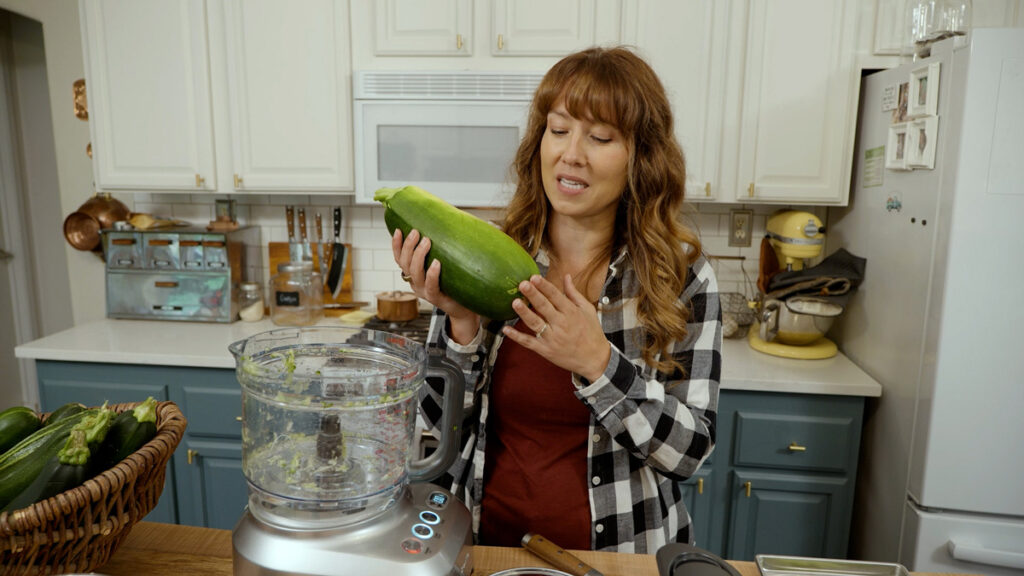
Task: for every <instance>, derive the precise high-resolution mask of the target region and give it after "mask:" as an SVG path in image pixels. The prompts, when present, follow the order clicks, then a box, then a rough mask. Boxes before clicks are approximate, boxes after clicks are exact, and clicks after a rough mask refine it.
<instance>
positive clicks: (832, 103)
mask: <svg viewBox="0 0 1024 576" xmlns="http://www.w3.org/2000/svg"><path fill="white" fill-rule="evenodd" d="M748 6H749V13H748V15H747V18H746V22H747V33H746V48H745V58H744V62H745V65H744V66H743V77H742V78H743V79H742V86H741V87H740V88H739V89H738V90H730V92H741V93H742V100H741V107H740V126H739V134H738V145H739V153H738V155H737V156H736V160H737V165H736V168H735V170H731V167H729V166H726V167H725V170H726V173H728V174H733V173H734V174H736V178H737V179H736V182H735V184H734V185H732V186H731V188H732V189H733V190H734V191H735V192H736V196H735V201H738V202H768V203H772V202H776V203H797V204H826V205H827V204H846V202H847V199H848V196H849V180H850V174H849V171H850V165H851V161H850V157H851V154H852V149H853V132H854V130H855V123H856V115H857V100H858V94H857V89H858V85H857V81H856V76H857V70H856V56H857V55H856V43H857V26H858V18H857V0H788V1H786V2H781V1H778V0H772V1H768V0H753V1H751V2H749V4H748ZM727 185H728V183H727Z"/></svg>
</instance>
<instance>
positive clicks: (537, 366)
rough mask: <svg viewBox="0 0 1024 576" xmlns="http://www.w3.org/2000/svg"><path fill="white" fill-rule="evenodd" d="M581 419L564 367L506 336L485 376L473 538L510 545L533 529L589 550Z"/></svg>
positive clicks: (584, 413)
mask: <svg viewBox="0 0 1024 576" xmlns="http://www.w3.org/2000/svg"><path fill="white" fill-rule="evenodd" d="M516 328H517V329H520V330H524V331H527V332H529V329H528V328H526V327H525V325H524V324H523V323H522V321H520V322H519V323H518V324H517V325H516ZM589 425H590V410H588V409H587V407H586V406H584V405H583V403H582V402H580V401H579V399H578V398H576V396H575V395H574V394H573V386H572V375H571V374H570V372H569V371H567V370H564V369H562V368H559V367H557V366H555V365H554V364H552V363H551V362H548V361H547V360H546V359H544V358H543V357H541V356H540V355H538V354H536V353H534V352H532V351H531V350H528V349H526V348H524V347H522V346H520V345H519V344H516V343H515V342H514V341H513V340H512V339H511V338H506V339H505V340H504V342H503V343H502V345H501V351H500V352H499V353H498V360H497V362H496V363H495V365H494V371H493V374H492V377H491V394H490V414H489V415H488V419H487V447H486V458H485V464H484V499H483V502H482V503H481V517H480V543H481V544H483V545H487V546H514V547H517V548H518V547H519V546H520V540H521V539H522V537H523V535H524V534H526V533H527V532H537V533H539V534H543V535H544V536H545V537H546V538H548V539H549V540H550V541H552V542H556V543H558V545H559V546H561V547H563V548H568V549H578V550H579V549H582V550H589V549H590V547H591V544H590V497H589V495H588V492H587V439H588V434H589V428H588V427H589Z"/></svg>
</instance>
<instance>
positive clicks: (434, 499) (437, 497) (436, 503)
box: [427, 492, 448, 510]
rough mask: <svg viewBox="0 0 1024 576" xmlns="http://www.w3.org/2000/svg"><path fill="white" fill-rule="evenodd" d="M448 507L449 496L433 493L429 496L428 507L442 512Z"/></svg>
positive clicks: (442, 493)
mask: <svg viewBox="0 0 1024 576" xmlns="http://www.w3.org/2000/svg"><path fill="white" fill-rule="evenodd" d="M447 505H448V495H447V494H445V493H444V492H431V493H430V495H429V496H427V506H430V507H431V508H435V509H437V510H440V509H442V508H444V507H445V506H447Z"/></svg>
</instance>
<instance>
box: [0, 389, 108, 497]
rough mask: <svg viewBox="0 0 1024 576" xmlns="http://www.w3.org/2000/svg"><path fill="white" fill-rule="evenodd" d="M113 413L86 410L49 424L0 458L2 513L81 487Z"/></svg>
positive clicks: (89, 475)
mask: <svg viewBox="0 0 1024 576" xmlns="http://www.w3.org/2000/svg"><path fill="white" fill-rule="evenodd" d="M113 416H114V413H113V411H111V410H108V409H107V408H106V407H103V408H95V409H90V410H85V411H83V412H78V413H76V414H72V415H70V416H68V417H66V418H63V419H61V420H60V421H58V422H55V423H54V424H53V425H51V426H44V427H43V428H40V429H39V430H37V431H36V432H35V433H33V434H32V435H31V436H29V437H28V438H25V439H24V440H22V441H21V442H19V443H18V444H17V445H16V446H14V448H11V450H10V451H8V452H6V453H4V454H3V456H0V510H16V509H18V508H24V507H25V506H28V505H31V504H33V503H35V502H38V501H40V500H43V499H45V498H49V497H50V496H53V495H54V494H58V493H60V492H63V491H65V490H68V489H70V488H74V487H75V486H78V485H80V484H81V483H82V482H84V481H85V480H87V479H89V478H90V477H91V476H92V472H93V466H92V463H93V453H94V452H95V451H97V449H98V448H99V446H100V444H101V443H102V442H103V440H104V438H106V435H107V430H108V429H109V428H110V424H111V422H112V420H113Z"/></svg>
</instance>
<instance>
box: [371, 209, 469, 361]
mask: <svg viewBox="0 0 1024 576" xmlns="http://www.w3.org/2000/svg"><path fill="white" fill-rule="evenodd" d="M391 251H392V252H394V255H395V262H396V263H398V267H399V268H401V270H402V274H403V278H407V281H408V282H409V287H410V288H412V291H413V292H414V293H415V294H416V296H418V297H420V298H422V299H424V300H426V301H427V302H430V303H431V304H432V305H434V306H436V307H437V308H439V309H441V310H443V311H444V312H445V313H447V314H448V320H449V321H450V322H451V334H450V336H451V338H452V340H455V341H456V342H458V343H459V344H467V343H469V342H470V341H471V340H472V339H473V337H475V336H476V332H477V329H478V327H479V325H480V316H479V315H477V314H476V313H475V312H473V311H472V310H470V309H469V308H466V307H465V306H463V305H462V304H459V303H458V302H456V301H455V300H453V299H452V298H451V297H449V296H448V295H447V294H445V293H444V292H442V291H441V284H440V278H441V262H440V261H438V260H434V261H433V262H431V263H430V266H429V267H428V268H426V269H424V267H423V264H424V262H426V260H427V253H428V252H429V251H430V238H421V237H420V232H419V230H412V231H410V232H409V237H408V238H404V239H403V238H402V231H401V229H398V228H396V229H395V233H394V235H392V236H391Z"/></svg>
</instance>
